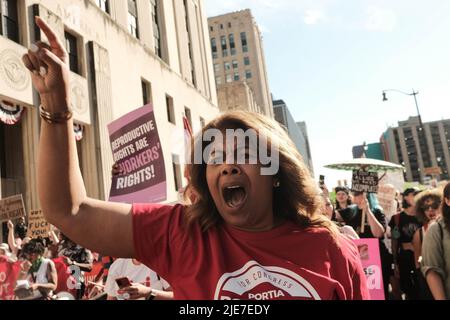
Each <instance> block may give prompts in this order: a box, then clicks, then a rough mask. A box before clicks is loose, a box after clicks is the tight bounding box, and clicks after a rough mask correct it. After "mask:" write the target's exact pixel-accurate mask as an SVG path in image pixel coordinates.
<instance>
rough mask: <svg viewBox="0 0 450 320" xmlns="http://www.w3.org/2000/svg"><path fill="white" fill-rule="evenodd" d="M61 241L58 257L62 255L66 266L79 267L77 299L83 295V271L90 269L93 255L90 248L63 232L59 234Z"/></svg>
mask: <svg viewBox="0 0 450 320" xmlns="http://www.w3.org/2000/svg"><path fill="white" fill-rule="evenodd" d="M60 237H61V241H60V243H59V252H58V255H59V256H60V257H64V260H65V263H66V265H67V266H74V267H77V268H79V269H80V271H81V272H80V273H79V278H78V279H77V281H78V283H79V284H80V288H79V289H78V290H77V297H76V299H77V300H81V299H82V298H83V296H84V292H85V289H86V285H85V283H84V272H90V271H92V267H93V261H94V258H93V255H92V253H91V251H90V250H88V249H86V248H83V247H82V246H80V245H78V244H76V243H75V242H73V241H72V240H70V239H69V238H68V237H67V236H66V235H65V234H63V233H61V234H60Z"/></svg>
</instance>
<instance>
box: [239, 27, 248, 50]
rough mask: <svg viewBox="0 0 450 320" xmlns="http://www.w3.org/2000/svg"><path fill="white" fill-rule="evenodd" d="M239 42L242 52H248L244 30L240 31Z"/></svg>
mask: <svg viewBox="0 0 450 320" xmlns="http://www.w3.org/2000/svg"><path fill="white" fill-rule="evenodd" d="M241 44H242V52H248V43H247V34H246V33H245V32H241Z"/></svg>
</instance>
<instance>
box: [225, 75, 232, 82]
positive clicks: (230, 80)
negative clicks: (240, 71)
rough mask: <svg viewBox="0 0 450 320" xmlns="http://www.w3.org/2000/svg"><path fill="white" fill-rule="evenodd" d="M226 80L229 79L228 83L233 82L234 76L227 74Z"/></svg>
mask: <svg viewBox="0 0 450 320" xmlns="http://www.w3.org/2000/svg"><path fill="white" fill-rule="evenodd" d="M226 81H227V83H230V82H233V77H232V76H231V74H227V79H226Z"/></svg>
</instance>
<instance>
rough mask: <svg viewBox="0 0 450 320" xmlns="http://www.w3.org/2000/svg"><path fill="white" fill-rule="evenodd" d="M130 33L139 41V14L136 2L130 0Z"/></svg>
mask: <svg viewBox="0 0 450 320" xmlns="http://www.w3.org/2000/svg"><path fill="white" fill-rule="evenodd" d="M128 31H129V32H130V33H131V35H133V36H134V37H135V38H138V39H139V28H138V14H137V4H136V0H128Z"/></svg>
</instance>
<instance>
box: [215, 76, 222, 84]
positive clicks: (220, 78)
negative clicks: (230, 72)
mask: <svg viewBox="0 0 450 320" xmlns="http://www.w3.org/2000/svg"><path fill="white" fill-rule="evenodd" d="M219 84H222V77H216V85H219Z"/></svg>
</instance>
